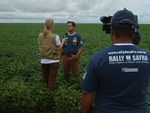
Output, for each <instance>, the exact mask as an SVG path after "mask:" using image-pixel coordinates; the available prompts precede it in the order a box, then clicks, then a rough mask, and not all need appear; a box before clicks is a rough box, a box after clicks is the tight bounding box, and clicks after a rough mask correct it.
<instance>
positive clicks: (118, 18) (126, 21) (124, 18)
mask: <svg viewBox="0 0 150 113" xmlns="http://www.w3.org/2000/svg"><path fill="white" fill-rule="evenodd" d="M136 23H137V22H136V16H135V15H134V14H133V13H132V12H131V11H129V10H127V9H123V10H120V11H118V12H116V13H115V14H114V15H113V17H112V19H111V25H112V26H116V27H135V26H136Z"/></svg>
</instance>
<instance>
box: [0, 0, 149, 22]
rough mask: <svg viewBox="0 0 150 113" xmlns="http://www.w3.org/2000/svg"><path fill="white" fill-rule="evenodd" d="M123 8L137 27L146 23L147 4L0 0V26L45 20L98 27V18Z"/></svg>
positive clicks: (119, 0) (144, 0)
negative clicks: (138, 23) (134, 16)
mask: <svg viewBox="0 0 150 113" xmlns="http://www.w3.org/2000/svg"><path fill="white" fill-rule="evenodd" d="M124 7H126V8H127V9H129V10H131V11H133V12H134V13H135V14H137V15H138V16H139V21H140V23H150V0H0V23H1V22H12V23H14V22H43V21H44V20H45V19H46V18H49V17H51V18H53V19H54V20H55V21H56V22H57V23H64V22H66V21H68V20H74V21H76V22H79V23H99V17H100V16H103V15H112V14H114V13H115V12H116V11H117V10H120V9H123V8H124Z"/></svg>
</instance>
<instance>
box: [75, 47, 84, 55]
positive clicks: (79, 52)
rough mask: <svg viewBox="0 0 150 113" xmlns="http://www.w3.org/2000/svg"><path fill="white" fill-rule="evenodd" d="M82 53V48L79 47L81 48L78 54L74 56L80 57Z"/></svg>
mask: <svg viewBox="0 0 150 113" xmlns="http://www.w3.org/2000/svg"><path fill="white" fill-rule="evenodd" d="M82 52H83V47H81V48H80V49H79V50H78V53H77V54H76V56H80V55H81V53H82Z"/></svg>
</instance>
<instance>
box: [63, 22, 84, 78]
mask: <svg viewBox="0 0 150 113" xmlns="http://www.w3.org/2000/svg"><path fill="white" fill-rule="evenodd" d="M75 27H76V24H75V22H73V21H68V22H67V30H68V33H65V35H64V38H63V40H62V47H61V48H63V72H64V78H65V79H66V80H67V81H68V80H69V74H70V70H71V71H72V74H73V75H74V76H75V77H76V78H78V77H79V71H80V65H79V56H80V55H81V53H82V51H83V44H82V40H81V36H80V35H79V34H77V33H76V32H75Z"/></svg>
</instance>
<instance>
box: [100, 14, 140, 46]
mask: <svg viewBox="0 0 150 113" xmlns="http://www.w3.org/2000/svg"><path fill="white" fill-rule="evenodd" d="M111 19H112V16H108V17H107V16H102V17H101V18H100V21H101V22H102V23H103V28H102V30H103V31H105V32H106V34H110V33H111ZM135 19H136V26H135V27H134V36H133V39H132V41H133V44H135V45H138V44H139V42H140V39H141V34H140V28H139V25H138V16H137V15H135Z"/></svg>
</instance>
